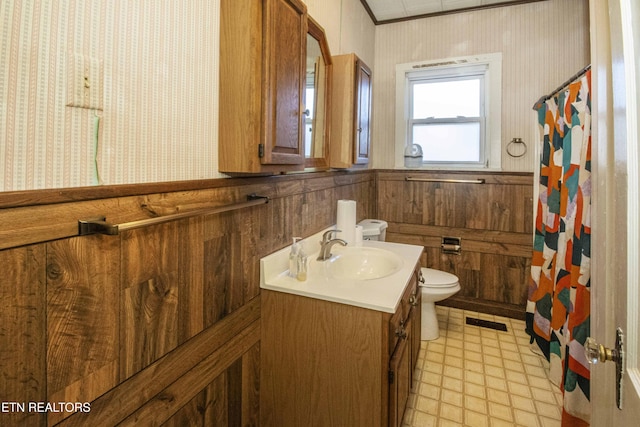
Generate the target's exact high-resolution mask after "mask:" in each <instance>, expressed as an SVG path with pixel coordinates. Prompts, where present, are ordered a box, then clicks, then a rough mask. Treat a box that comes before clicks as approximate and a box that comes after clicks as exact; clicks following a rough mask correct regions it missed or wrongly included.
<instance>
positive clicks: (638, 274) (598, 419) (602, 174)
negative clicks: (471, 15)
mask: <svg viewBox="0 0 640 427" xmlns="http://www.w3.org/2000/svg"><path fill="white" fill-rule="evenodd" d="M639 3H640V2H638V0H604V1H603V0H590V21H591V34H592V36H591V54H592V55H591V56H592V77H593V79H592V93H593V98H592V110H593V113H594V114H593V118H594V121H593V125H592V138H593V146H592V148H593V150H592V160H593V163H592V165H593V172H594V173H593V175H592V177H593V179H594V182H593V199H592V202H593V205H592V207H593V211H592V244H591V247H592V253H591V255H592V283H591V293H592V294H591V301H592V310H591V312H592V322H591V336H592V337H594V338H595V340H596V341H598V343H599V344H602V345H604V346H606V347H608V348H613V347H614V343H615V339H616V328H618V327H620V328H621V329H622V330H623V333H624V353H625V355H624V359H625V361H624V362H625V363H624V366H623V367H624V370H623V376H622V409H618V407H617V404H616V387H617V386H616V372H615V371H616V366H615V363H613V362H606V363H598V364H596V365H592V366H591V402H592V421H591V425H592V426H594V427H605V426H635V425H640V355H639V354H640V352H639V350H640V316H639V315H638V311H639V310H640V284H639V283H640V196H639V194H638V193H639V191H640V171H639V167H640V158H639V148H640V147H639V145H640V140H639V134H638V125H639V122H640V112H639V111H638V107H639V106H638V100H639V93H640V5H639Z"/></svg>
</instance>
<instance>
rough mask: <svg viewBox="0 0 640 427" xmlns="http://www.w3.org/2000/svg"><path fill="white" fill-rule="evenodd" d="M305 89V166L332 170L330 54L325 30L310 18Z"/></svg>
mask: <svg viewBox="0 0 640 427" xmlns="http://www.w3.org/2000/svg"><path fill="white" fill-rule="evenodd" d="M305 80H306V90H305V109H306V110H305V126H304V138H305V167H307V168H314V169H318V168H328V167H329V117H330V116H329V114H328V112H329V104H330V99H329V98H330V97H329V94H330V92H331V54H330V53H329V45H328V43H327V39H326V37H325V35H324V30H323V29H322V27H321V26H320V25H319V24H318V23H317V22H316V21H314V20H313V19H312V18H311V17H309V29H308V32H307V74H306V79H305Z"/></svg>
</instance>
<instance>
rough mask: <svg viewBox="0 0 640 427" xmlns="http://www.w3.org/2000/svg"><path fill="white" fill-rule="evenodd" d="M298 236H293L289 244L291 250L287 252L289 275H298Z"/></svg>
mask: <svg viewBox="0 0 640 427" xmlns="http://www.w3.org/2000/svg"><path fill="white" fill-rule="evenodd" d="M300 239H301V238H300V237H294V238H293V244H292V245H291V252H289V276H290V277H298V251H299V243H298V241H299V240H300Z"/></svg>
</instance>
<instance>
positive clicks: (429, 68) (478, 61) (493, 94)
mask: <svg viewBox="0 0 640 427" xmlns="http://www.w3.org/2000/svg"><path fill="white" fill-rule="evenodd" d="M479 73H483V74H484V87H483V88H481V97H482V96H483V94H484V104H483V107H484V119H483V120H481V123H480V131H481V132H482V135H481V137H480V141H481V147H480V155H481V161H480V162H477V163H476V162H473V163H470V162H423V163H422V168H424V169H455V170H478V169H482V170H500V168H501V157H502V156H501V151H502V144H501V135H500V134H501V124H500V118H501V110H502V109H501V99H502V96H501V88H502V54H501V53H492V54H485V55H477V56H466V57H457V58H446V59H438V60H432V61H421V62H413V63H408V64H398V65H396V144H395V148H396V149H395V167H396V168H404V151H405V148H406V146H407V145H408V143H409V140H410V136H411V132H412V126H411V124H412V122H411V121H410V117H411V112H412V111H411V110H412V105H411V104H410V99H411V96H410V91H411V86H412V84H413V82H414V81H416V80H417V79H420V78H425V77H428V78H437V77H443V78H450V79H454V78H459V77H465V76H471V75H478V74H479ZM482 92H483V93H482ZM481 114H482V113H481Z"/></svg>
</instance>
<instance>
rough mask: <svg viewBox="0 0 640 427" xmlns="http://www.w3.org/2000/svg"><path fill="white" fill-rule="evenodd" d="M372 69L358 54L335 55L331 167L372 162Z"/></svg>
mask: <svg viewBox="0 0 640 427" xmlns="http://www.w3.org/2000/svg"><path fill="white" fill-rule="evenodd" d="M370 124H371V70H370V69H369V67H368V66H367V65H366V64H365V63H364V62H363V61H362V60H361V59H360V58H358V57H357V56H356V55H355V54H353V53H351V54H346V55H338V56H334V57H333V82H332V115H331V162H330V164H331V167H334V168H349V167H351V166H353V165H366V164H368V163H369V153H370V150H371V136H370V135H371V134H370Z"/></svg>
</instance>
